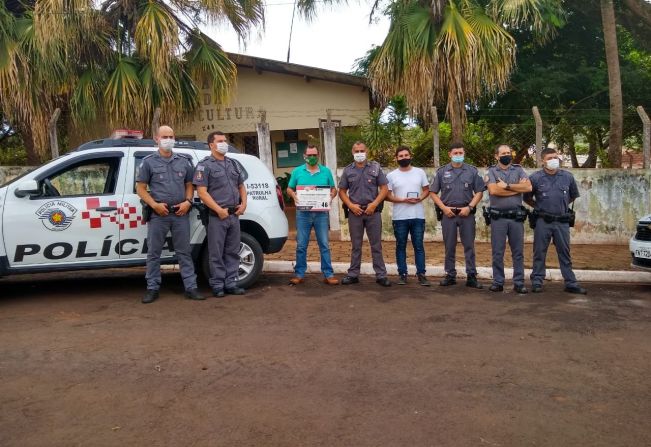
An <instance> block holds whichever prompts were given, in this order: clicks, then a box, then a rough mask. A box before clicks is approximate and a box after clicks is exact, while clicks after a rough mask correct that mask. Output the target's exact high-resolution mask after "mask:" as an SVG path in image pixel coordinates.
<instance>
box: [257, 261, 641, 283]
mask: <svg viewBox="0 0 651 447" xmlns="http://www.w3.org/2000/svg"><path fill="white" fill-rule="evenodd" d="M348 267H349V264H347V263H344V262H334V263H333V264H332V268H333V269H334V271H335V274H337V275H343V274H345V273H346V272H347V271H348ZM386 267H387V273H388V274H389V275H393V276H397V275H398V267H397V265H396V264H387V265H386ZM426 268H427V275H428V276H433V277H437V276H438V277H441V276H445V271H444V270H443V267H441V266H435V265H428V266H426ZM408 269H409V272H411V273H412V274H413V273H414V272H415V271H416V266H415V265H413V264H409V265H408ZM263 271H264V272H268V273H293V272H294V262H293V261H271V260H269V261H265V263H264V267H263ZM457 271H458V273H457V277H458V278H465V277H466V272H465V267H464V266H463V265H457ZM307 272H308V273H321V264H320V263H319V262H308V263H307ZM530 273H531V269H525V278H526V282H527V283H528V282H529V274H530ZM361 274H362V275H370V276H374V275H375V272H374V271H373V265H372V264H371V263H366V262H365V263H362V267H361ZM574 274H575V275H576V279H577V280H578V281H580V282H604V283H634V284H651V273H649V272H636V271H630V272H629V271H623V270H614V271H611V270H574ZM504 276H505V277H506V279H507V280H510V279H512V278H513V269H510V268H506V269H504ZM477 277H478V278H480V279H484V280H486V279H488V280H492V279H493V271H492V269H491V268H490V267H478V268H477ZM545 279H546V280H547V281H562V280H563V276H562V275H561V271H560V270H559V269H547V277H546V278H545Z"/></svg>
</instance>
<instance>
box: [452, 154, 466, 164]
mask: <svg viewBox="0 0 651 447" xmlns="http://www.w3.org/2000/svg"><path fill="white" fill-rule="evenodd" d="M452 163H463V155H453V156H452Z"/></svg>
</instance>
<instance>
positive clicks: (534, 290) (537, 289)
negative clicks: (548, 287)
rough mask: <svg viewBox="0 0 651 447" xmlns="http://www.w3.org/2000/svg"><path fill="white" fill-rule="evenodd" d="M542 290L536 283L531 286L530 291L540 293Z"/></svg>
mask: <svg viewBox="0 0 651 447" xmlns="http://www.w3.org/2000/svg"><path fill="white" fill-rule="evenodd" d="M542 290H543V288H542V286H539V285H537V284H536V285H535V286H533V287H532V288H531V291H532V292H533V293H541V292H542Z"/></svg>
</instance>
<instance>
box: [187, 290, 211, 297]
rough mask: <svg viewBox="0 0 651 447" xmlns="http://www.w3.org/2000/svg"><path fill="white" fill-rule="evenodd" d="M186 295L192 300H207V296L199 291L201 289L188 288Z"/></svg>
mask: <svg viewBox="0 0 651 447" xmlns="http://www.w3.org/2000/svg"><path fill="white" fill-rule="evenodd" d="M185 297H186V298H188V299H190V300H205V299H206V297H205V296H203V295H201V294H200V293H199V289H188V290H186V291H185Z"/></svg>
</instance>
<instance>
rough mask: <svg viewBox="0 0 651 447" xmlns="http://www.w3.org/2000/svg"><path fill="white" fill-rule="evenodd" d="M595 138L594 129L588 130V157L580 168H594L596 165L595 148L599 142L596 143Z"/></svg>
mask: <svg viewBox="0 0 651 447" xmlns="http://www.w3.org/2000/svg"><path fill="white" fill-rule="evenodd" d="M597 138H599V137H598V136H597V135H596V132H595V131H592V132H590V134H589V135H588V148H589V149H588V158H587V159H586V160H585V163H583V165H582V166H581V167H582V168H595V167H597V148H598V147H599V144H598V143H597Z"/></svg>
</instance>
